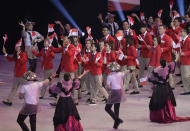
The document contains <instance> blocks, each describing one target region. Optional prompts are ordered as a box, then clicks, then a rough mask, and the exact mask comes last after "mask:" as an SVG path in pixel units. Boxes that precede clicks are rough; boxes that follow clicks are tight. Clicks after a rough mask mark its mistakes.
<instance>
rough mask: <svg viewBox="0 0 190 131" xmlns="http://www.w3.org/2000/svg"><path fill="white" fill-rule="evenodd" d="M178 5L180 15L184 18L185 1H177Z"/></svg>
mask: <svg viewBox="0 0 190 131" xmlns="http://www.w3.org/2000/svg"><path fill="white" fill-rule="evenodd" d="M177 4H178V8H179V13H180V15H182V16H184V15H185V10H184V0H177Z"/></svg>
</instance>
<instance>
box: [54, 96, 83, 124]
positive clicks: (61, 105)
mask: <svg viewBox="0 0 190 131" xmlns="http://www.w3.org/2000/svg"><path fill="white" fill-rule="evenodd" d="M69 116H73V117H75V119H76V120H78V121H79V120H80V116H79V113H78V111H77V108H76V105H75V104H74V102H73V99H72V97H71V96H70V97H60V98H59V100H58V103H57V105H56V109H55V114H54V117H53V124H54V127H56V126H57V125H59V124H65V123H66V122H67V120H68V117H69Z"/></svg>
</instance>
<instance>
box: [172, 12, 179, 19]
mask: <svg viewBox="0 0 190 131" xmlns="http://www.w3.org/2000/svg"><path fill="white" fill-rule="evenodd" d="M177 17H180V15H179V13H178V12H177V11H174V17H173V19H175V18H177Z"/></svg>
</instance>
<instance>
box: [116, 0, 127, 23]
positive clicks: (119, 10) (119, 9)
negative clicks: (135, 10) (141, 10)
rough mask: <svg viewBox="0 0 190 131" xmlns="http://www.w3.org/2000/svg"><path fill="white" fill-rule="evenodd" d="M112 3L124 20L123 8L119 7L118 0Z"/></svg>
mask: <svg viewBox="0 0 190 131" xmlns="http://www.w3.org/2000/svg"><path fill="white" fill-rule="evenodd" d="M113 3H114V6H115V8H116V9H117V13H118V15H119V17H120V19H121V21H124V20H125V16H124V13H123V10H122V9H121V5H120V3H119V1H118V0H117V1H115V2H113Z"/></svg>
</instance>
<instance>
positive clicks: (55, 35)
mask: <svg viewBox="0 0 190 131" xmlns="http://www.w3.org/2000/svg"><path fill="white" fill-rule="evenodd" d="M53 34H54V37H55V39H56V40H57V41H58V38H57V34H56V33H55V32H54V33H53Z"/></svg>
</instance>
